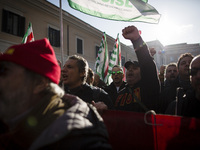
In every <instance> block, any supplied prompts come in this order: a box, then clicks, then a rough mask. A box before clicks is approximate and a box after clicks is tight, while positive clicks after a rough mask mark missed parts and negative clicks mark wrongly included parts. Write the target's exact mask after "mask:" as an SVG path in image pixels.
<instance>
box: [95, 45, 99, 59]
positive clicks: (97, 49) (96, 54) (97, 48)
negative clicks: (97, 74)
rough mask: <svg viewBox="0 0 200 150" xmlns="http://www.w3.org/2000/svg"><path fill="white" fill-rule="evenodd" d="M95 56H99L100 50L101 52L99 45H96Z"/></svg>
mask: <svg viewBox="0 0 200 150" xmlns="http://www.w3.org/2000/svg"><path fill="white" fill-rule="evenodd" d="M95 52H96V53H95V58H97V56H98V52H99V46H95Z"/></svg>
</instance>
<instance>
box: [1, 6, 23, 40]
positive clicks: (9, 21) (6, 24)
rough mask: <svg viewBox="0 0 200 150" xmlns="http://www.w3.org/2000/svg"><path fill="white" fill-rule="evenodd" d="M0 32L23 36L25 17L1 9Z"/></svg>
mask: <svg viewBox="0 0 200 150" xmlns="http://www.w3.org/2000/svg"><path fill="white" fill-rule="evenodd" d="M2 32H6V33H9V34H13V35H16V36H20V37H23V36H24V33H25V17H22V16H20V15H18V14H15V13H13V12H10V11H7V10H4V9H3V13H2Z"/></svg>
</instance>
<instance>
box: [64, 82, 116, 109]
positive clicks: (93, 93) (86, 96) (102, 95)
mask: <svg viewBox="0 0 200 150" xmlns="http://www.w3.org/2000/svg"><path fill="white" fill-rule="evenodd" d="M65 92H66V93H69V94H73V95H76V96H78V97H80V98H81V99H82V100H83V101H85V102H86V103H90V104H91V102H92V101H95V102H104V103H105V104H106V105H107V106H108V108H109V109H112V108H113V103H112V100H111V98H110V96H109V95H108V93H106V92H105V91H104V90H103V89H101V88H99V87H95V86H90V85H88V84H87V83H85V84H83V85H81V86H79V87H76V88H74V89H71V90H65Z"/></svg>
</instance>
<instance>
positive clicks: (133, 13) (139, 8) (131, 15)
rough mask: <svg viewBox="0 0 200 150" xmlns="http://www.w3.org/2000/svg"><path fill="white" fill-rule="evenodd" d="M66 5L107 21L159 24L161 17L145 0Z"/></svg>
mask: <svg viewBox="0 0 200 150" xmlns="http://www.w3.org/2000/svg"><path fill="white" fill-rule="evenodd" d="M68 3H69V6H70V7H71V8H73V9H76V10H78V11H81V12H83V13H85V14H89V15H92V16H96V17H99V18H104V19H109V20H117V21H128V22H146V23H159V19H160V16H161V15H160V14H159V13H158V11H157V10H156V9H155V8H154V7H153V6H151V5H149V4H148V3H147V0H120V1H113V0H111V1H108V0H107V1H105V0H104V1H102V0H68Z"/></svg>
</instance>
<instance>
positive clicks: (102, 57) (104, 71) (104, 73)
mask: <svg viewBox="0 0 200 150" xmlns="http://www.w3.org/2000/svg"><path fill="white" fill-rule="evenodd" d="M94 70H95V73H97V74H98V75H99V76H100V78H101V79H102V80H103V81H104V82H105V83H106V82H107V78H108V47H107V41H106V33H105V32H104V33H103V37H102V40H101V44H100V47H99V51H98V56H97V58H96V62H95V68H94Z"/></svg>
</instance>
